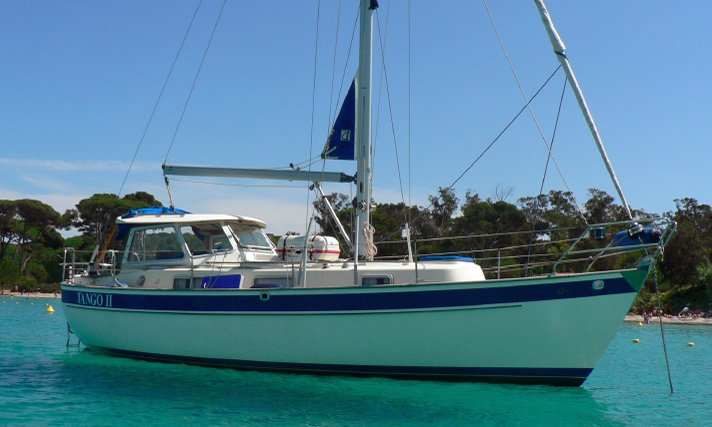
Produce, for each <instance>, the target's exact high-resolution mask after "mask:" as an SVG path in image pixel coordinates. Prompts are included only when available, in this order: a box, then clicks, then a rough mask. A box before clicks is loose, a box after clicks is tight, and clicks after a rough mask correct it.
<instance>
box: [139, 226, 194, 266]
mask: <svg viewBox="0 0 712 427" xmlns="http://www.w3.org/2000/svg"><path fill="white" fill-rule="evenodd" d="M183 256H184V254H183V248H182V247H181V245H180V243H179V242H178V236H177V235H176V231H175V229H174V228H173V227H171V226H160V227H151V228H144V229H137V230H134V232H133V235H132V237H131V244H130V245H129V249H128V260H129V261H131V262H142V261H160V260H177V259H182V258H183Z"/></svg>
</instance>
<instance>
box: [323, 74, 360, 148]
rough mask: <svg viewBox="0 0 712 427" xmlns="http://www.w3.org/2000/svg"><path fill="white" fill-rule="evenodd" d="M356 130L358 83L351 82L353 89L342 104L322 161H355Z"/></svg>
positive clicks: (325, 146)
mask: <svg viewBox="0 0 712 427" xmlns="http://www.w3.org/2000/svg"><path fill="white" fill-rule="evenodd" d="M355 128H356V81H355V80H354V81H352V82H351V88H349V92H348V93H347V94H346V98H344V103H343V104H341V110H340V111H339V115H338V116H336V120H335V121H334V126H333V127H332V128H331V132H330V133H329V137H328V138H327V139H326V145H324V150H323V151H322V152H321V158H322V159H328V160H354V130H355Z"/></svg>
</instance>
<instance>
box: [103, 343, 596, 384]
mask: <svg viewBox="0 0 712 427" xmlns="http://www.w3.org/2000/svg"><path fill="white" fill-rule="evenodd" d="M91 349H92V350H95V351H97V352H99V353H106V354H112V355H117V356H123V357H132V358H137V359H144V360H154V361H163V362H177V363H188V364H193V365H203V366H215V367H224V368H235V369H242V370H258V371H272V372H294V373H311V374H320V375H349V376H385V377H393V378H410V379H429V380H433V379H434V380H441V381H484V382H507V383H523V384H553V385H571V386H579V385H581V384H582V383H583V382H584V381H585V380H586V378H587V377H588V375H589V374H590V373H591V371H592V370H593V369H592V368H502V367H488V368H474V367H464V368H451V367H437V366H435V367H431V366H380V365H375V366H374V365H341V364H338V365H332V364H312V363H288V362H260V361H252V360H234V359H213V358H203V357H186V356H174V355H165V354H153V353H143V352H137V351H128V350H117V349H110V348H103V347H92V348H91Z"/></svg>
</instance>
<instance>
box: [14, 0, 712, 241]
mask: <svg viewBox="0 0 712 427" xmlns="http://www.w3.org/2000/svg"><path fill="white" fill-rule="evenodd" d="M408 4H410V10H409V9H408ZM222 5H223V2H222V1H216V0H203V2H202V3H201V6H200V8H199V9H198V11H197V14H196V15H195V16H196V17H195V21H194V22H193V25H192V27H191V30H190V32H189V33H188V36H187V37H186V39H185V40H186V41H185V43H184V45H183V48H182V50H181V53H180V56H178V58H177V60H176V55H177V53H178V51H179V48H180V46H181V42H182V40H183V38H184V36H185V34H186V30H187V29H188V26H189V23H190V22H191V18H192V16H193V14H194V12H195V10H196V7H197V6H198V1H197V0H196V1H172V0H171V1H167V0H165V1H163V0H152V1H134V0H126V1H121V2H97V1H88V0H87V1H72V2H56V1H49V0H31V1H20V0H0V62H1V63H2V66H0V199H9V200H16V199H22V198H31V199H37V200H41V201H43V202H45V203H48V204H50V205H51V206H53V207H54V208H55V209H57V210H58V211H60V212H63V211H64V210H66V209H70V208H73V207H74V206H75V205H76V204H77V203H78V202H79V201H80V200H81V199H84V198H87V197H90V196H91V195H92V194H95V193H114V194H120V195H122V196H123V195H125V194H128V193H132V192H136V191H147V192H149V193H151V194H154V195H155V196H156V197H157V198H158V199H159V200H161V201H162V202H163V203H164V204H166V205H167V204H169V198H168V192H167V191H166V187H165V184H164V179H163V176H162V171H161V164H162V163H164V161H165V162H166V163H169V164H180V165H206V166H222V167H247V168H273V167H280V168H286V167H288V165H289V164H290V163H295V164H296V163H300V162H302V161H304V160H306V159H309V158H311V157H313V156H316V155H318V153H319V152H320V151H321V149H322V147H323V145H324V141H325V139H326V136H327V134H328V130H329V129H330V125H331V120H332V119H333V115H334V110H336V109H337V105H338V103H339V102H340V101H338V100H339V96H340V97H341V98H343V96H344V95H345V93H346V90H347V88H348V85H349V84H350V81H351V79H352V78H353V75H354V73H355V64H356V60H357V58H356V47H355V45H354V47H353V48H352V49H351V53H350V55H349V41H350V39H351V35H352V29H353V27H354V22H355V19H356V11H357V5H356V4H355V2H351V1H338V0H323V1H321V2H319V1H317V0H310V1H291V0H281V1H277V0H275V1H263V2H254V1H249V2H248V1H238V0H229V1H227V2H226V4H225V7H224V9H222V15H221V16H220V20H219V22H218V24H217V27H215V23H216V21H217V17H218V16H219V15H220V10H221V8H222ZM487 5H488V6H489V9H490V12H491V14H492V17H493V20H494V22H495V25H496V29H497V32H498V33H499V36H500V37H501V39H502V42H503V44H504V47H505V49H506V52H507V55H508V57H509V59H510V60H511V63H512V64H513V67H514V69H515V71H516V75H517V77H518V79H519V81H520V83H521V85H522V88H523V90H524V91H525V93H526V94H527V96H531V95H532V94H534V93H535V92H536V91H537V90H538V89H539V88H540V86H541V85H542V84H543V83H544V82H545V81H546V79H547V78H548V77H549V76H550V75H551V74H552V73H553V72H554V70H555V69H556V67H557V66H558V62H557V60H556V58H555V57H554V55H553V53H552V50H551V46H550V44H549V41H548V38H547V36H546V33H545V31H544V28H543V26H542V24H541V21H540V19H539V16H538V13H537V11H536V8H535V6H534V4H533V3H532V2H524V1H515V0H500V1H489V2H488V3H487ZM548 6H549V10H550V12H551V16H552V18H553V20H554V22H555V24H556V26H557V28H558V30H559V33H560V34H561V36H562V38H563V40H564V42H565V44H566V46H567V54H568V57H569V59H570V61H571V63H572V65H573V68H574V70H575V71H576V74H577V77H578V80H579V83H580V84H581V87H582V89H583V92H584V94H585V95H586V98H587V100H588V104H589V106H590V107H591V110H592V113H593V116H594V118H595V120H596V122H597V125H598V128H599V130H600V132H601V135H602V137H603V141H604V143H605V145H606V148H607V150H608V154H609V157H610V159H611V161H612V164H613V167H614V168H615V170H616V172H617V174H618V177H619V180H620V183H621V185H622V188H623V191H624V193H625V195H626V198H627V199H628V202H629V204H630V205H631V206H632V207H633V208H636V209H644V210H645V211H647V212H653V213H663V212H667V211H671V210H674V208H675V203H674V200H675V199H678V198H683V197H692V198H696V199H698V201H700V202H701V203H707V204H710V203H712V190H711V189H710V188H711V187H710V183H712V167H711V166H712V162H711V161H710V159H711V158H712V144H710V142H711V141H710V136H711V135H712V114H711V113H712V107H710V106H709V102H708V99H709V97H710V94H712V82H711V79H710V76H712V26H711V25H710V22H712V7H710V4H709V2H707V1H703V0H697V1H695V0H690V1H685V2H679V3H676V4H675V5H674V7H673V6H671V3H670V2H667V1H665V2H664V1H661V0H627V1H614V0H600V1H598V0H594V1H587V2H578V1H577V2H572V1H562V0H551V1H549V2H548ZM317 16H318V20H317ZM409 17H410V18H409ZM374 19H375V21H374V26H375V29H374V38H375V44H376V47H375V48H374V73H373V81H374V89H373V90H374V92H373V100H374V101H373V122H374V130H373V132H374V139H375V142H374V144H375V154H374V157H375V160H374V198H375V199H376V201H377V202H393V203H397V202H400V201H402V200H404V201H405V202H406V203H412V204H418V205H421V206H424V205H427V204H428V202H427V199H428V196H429V195H432V194H436V193H437V190H438V187H447V186H449V185H451V184H452V183H453V181H454V180H455V178H457V177H458V176H459V175H460V173H461V172H462V171H463V170H465V168H467V167H468V166H469V165H470V164H471V163H472V162H473V161H474V160H475V159H476V158H477V157H478V156H479V155H480V154H481V153H482V152H483V150H485V148H486V147H487V146H488V145H489V144H490V143H491V142H492V141H493V140H494V138H495V137H496V136H497V135H498V134H499V133H500V132H501V131H502V129H504V128H505V126H506V125H507V123H509V122H510V120H512V118H513V117H514V116H515V114H517V112H519V110H520V109H521V108H522V106H523V105H524V103H525V101H524V100H523V97H522V95H521V93H520V90H519V88H518V86H517V83H516V81H515V78H514V77H513V74H512V72H511V70H510V68H509V66H508V64H507V60H506V59H505V55H504V53H503V50H502V48H501V47H500V44H499V42H498V38H497V33H495V31H494V30H493V26H492V24H491V22H490V20H489V18H488V13H487V9H486V7H485V3H484V2H479V1H474V0H473V1H464V0H462V1H451V2H437V3H435V2H432V1H424V0H412V1H411V2H407V1H405V0H390V1H388V0H381V1H380V9H379V10H378V13H377V18H374ZM213 28H215V32H214V35H213V37H212V42H211V43H210V48H209V49H208V51H207V54H206V55H205V57H204V58H205V59H204V62H203V66H202V67H199V65H200V64H201V58H203V55H204V52H205V49H206V46H207V45H208V41H209V40H210V37H211V32H212V31H213ZM317 33H318V37H317ZM174 60H175V66H174V67H173V72H172V73H171V74H170V78H169V79H168V80H167V83H166V85H165V89H163V88H164V82H166V79H167V76H169V72H170V70H171V67H172V64H173V63H174ZM199 69H200V71H199V73H198V70H199ZM196 74H198V77H197V79H196V78H195V77H196ZM342 76H345V77H343V78H342ZM563 79H564V75H563V73H562V72H561V71H559V72H558V73H557V74H556V75H555V76H554V77H553V78H552V80H551V81H550V83H549V84H548V85H547V86H545V87H544V89H543V90H542V91H541V93H540V95H539V96H537V98H536V99H535V100H534V101H533V102H532V109H533V111H534V116H535V117H536V122H538V123H539V127H540V128H541V130H542V133H543V135H545V138H546V139H547V140H550V139H551V136H552V133H553V131H554V128H555V123H556V119H557V111H558V109H559V100H560V98H561V92H562V88H563V87H564V80H563ZM194 82H195V83H194ZM191 88H192V90H191ZM159 96H160V102H158V103H157V100H159ZM186 100H188V102H187V104H186ZM186 105H187V106H186ZM154 106H155V107H156V109H155V113H154V114H152V112H153V110H154ZM184 106H185V110H184ZM181 117H182V119H181ZM149 119H150V121H149ZM536 122H535V121H534V119H533V118H532V115H530V114H529V113H528V112H526V113H525V114H523V115H521V116H520V117H519V118H518V119H517V120H516V121H515V122H514V124H513V125H512V126H511V127H510V129H509V130H508V131H507V132H506V133H505V134H504V135H503V136H502V137H501V138H500V139H499V140H498V141H497V142H496V143H495V144H494V145H493V146H492V148H491V149H490V150H489V151H487V152H486V153H485V154H484V155H483V156H482V158H481V160H479V161H478V162H476V163H475V165H474V166H473V167H472V169H471V170H470V171H469V172H468V173H467V174H466V175H465V176H464V177H463V178H462V179H461V180H460V181H458V182H457V184H456V185H455V186H454V189H455V192H456V194H457V195H458V197H460V199H461V200H462V199H464V197H465V194H466V192H467V191H470V192H472V193H478V194H479V195H480V196H481V197H492V198H498V197H505V198H506V200H507V201H509V202H512V203H516V201H517V199H518V198H520V197H524V196H533V195H536V194H538V193H539V190H540V186H541V182H542V178H543V176H544V169H545V165H546V160H547V149H546V145H545V144H544V143H543V140H542V137H541V135H540V133H539V131H538V130H537V125H536V124H535V123H536ZM144 131H145V135H144ZM555 135H556V136H555V138H554V143H553V155H554V158H555V159H556V164H557V165H558V167H559V169H560V171H561V174H559V172H557V171H556V168H553V167H550V168H549V169H548V171H547V175H546V179H545V181H544V183H545V185H544V191H549V190H550V189H557V190H566V189H570V190H572V191H573V192H574V194H575V195H576V197H577V199H578V200H579V202H583V201H585V200H586V199H587V190H588V189H589V188H592V187H595V188H599V189H602V190H604V191H606V192H608V193H609V194H611V195H615V194H616V193H615V189H614V187H613V186H612V184H611V181H610V179H609V178H608V175H607V172H606V169H605V166H604V164H603V162H602V161H601V158H600V156H599V154H598V151H597V149H596V147H595V144H594V142H593V139H592V138H591V136H590V134H589V133H588V129H587V127H586V125H585V122H584V120H583V117H582V115H581V113H580V111H579V110H578V106H577V104H576V102H575V99H574V98H573V96H572V93H571V91H570V90H568V89H567V90H566V91H565V92H564V97H563V103H562V107H561V114H560V117H559V120H558V125H557V126H556V134H555ZM134 155H135V160H134ZM132 160H133V163H132ZM130 165H131V169H130V173H128V175H127V171H129V167H130ZM312 168H313V169H315V170H321V169H322V168H324V169H326V170H329V171H340V172H346V173H349V174H353V173H354V171H355V164H354V163H352V162H345V161H329V162H327V163H326V165H322V162H320V161H319V162H317V163H315V164H314V165H313V166H312ZM399 171H400V174H399ZM562 176H563V178H562ZM125 178H126V180H125V183H124V179H125ZM193 181H195V180H192V179H191V180H186V179H184V178H178V177H176V178H171V184H170V188H171V194H172V198H173V202H174V204H175V206H176V207H180V208H183V209H186V210H189V211H192V212H201V213H218V212H220V213H233V214H240V215H246V216H252V217H257V218H260V219H263V220H265V221H266V222H267V223H268V231H271V232H274V233H276V234H279V233H283V232H286V231H288V230H291V231H299V230H302V231H303V229H304V227H305V224H306V222H307V218H308V212H307V206H309V204H310V202H311V201H312V200H313V195H312V194H311V193H309V191H308V190H307V189H306V188H305V186H304V185H301V184H297V183H286V184H285V183H279V182H266V181H262V182H254V181H239V180H221V181H219V182H216V181H215V180H214V179H211V180H208V181H210V182H208V183H206V182H200V183H198V182H193ZM203 181H205V180H203ZM122 183H124V184H123V186H122ZM324 187H325V188H324V189H325V191H326V192H327V193H329V192H341V193H345V194H353V189H352V188H351V187H350V186H349V185H347V184H328V185H326V184H325V185H324ZM401 188H402V190H401ZM616 200H617V202H618V203H620V200H619V199H618V197H617V196H616Z"/></svg>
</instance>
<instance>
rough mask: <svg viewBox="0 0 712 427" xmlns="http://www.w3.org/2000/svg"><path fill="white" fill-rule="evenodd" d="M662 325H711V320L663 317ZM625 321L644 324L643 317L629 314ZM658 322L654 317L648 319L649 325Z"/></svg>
mask: <svg viewBox="0 0 712 427" xmlns="http://www.w3.org/2000/svg"><path fill="white" fill-rule="evenodd" d="M662 320H663V323H665V324H670V325H712V318H704V317H677V316H667V315H666V316H663V319H662ZM625 321H626V322H629V323H642V324H645V320H644V319H643V316H640V315H637V314H629V315H627V316H626V317H625ZM659 322H660V319H659V318H658V317H657V316H656V317H651V318H650V319H648V324H649V325H656V324H658V323H659Z"/></svg>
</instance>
